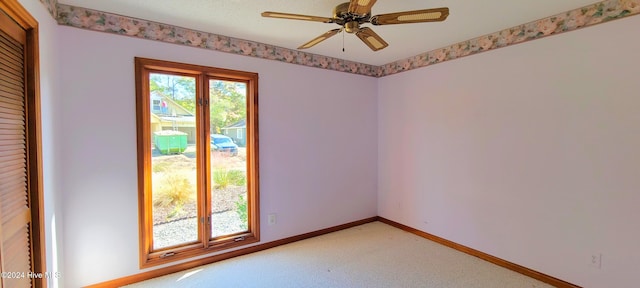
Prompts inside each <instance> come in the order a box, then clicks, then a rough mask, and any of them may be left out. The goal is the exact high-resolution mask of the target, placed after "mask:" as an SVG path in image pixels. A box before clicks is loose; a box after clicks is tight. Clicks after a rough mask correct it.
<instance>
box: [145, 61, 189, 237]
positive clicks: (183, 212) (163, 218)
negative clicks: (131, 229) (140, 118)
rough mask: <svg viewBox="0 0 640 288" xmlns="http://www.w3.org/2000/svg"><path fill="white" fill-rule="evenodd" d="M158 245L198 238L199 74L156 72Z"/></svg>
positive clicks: (153, 156)
mask: <svg viewBox="0 0 640 288" xmlns="http://www.w3.org/2000/svg"><path fill="white" fill-rule="evenodd" d="M149 84H150V85H149V86H150V87H149V88H150V89H149V91H150V97H151V101H150V102H149V103H151V107H149V108H150V109H151V119H149V120H150V124H151V125H150V127H151V143H152V149H151V171H152V172H151V179H152V185H151V187H152V189H151V191H152V192H151V194H152V196H151V198H152V201H153V208H152V211H153V212H152V214H153V249H160V248H165V247H169V246H174V245H180V244H184V243H189V242H194V241H198V221H197V216H198V215H197V205H196V200H197V196H196V195H197V194H196V190H197V189H196V187H197V182H196V175H197V174H196V137H195V131H196V113H195V107H196V106H195V104H196V95H195V92H196V79H195V78H193V77H185V76H175V75H168V74H156V73H152V74H150V77H149Z"/></svg>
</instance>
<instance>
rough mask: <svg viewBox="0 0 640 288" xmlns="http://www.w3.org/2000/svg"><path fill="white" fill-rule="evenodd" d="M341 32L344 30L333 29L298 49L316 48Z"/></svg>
mask: <svg viewBox="0 0 640 288" xmlns="http://www.w3.org/2000/svg"><path fill="white" fill-rule="evenodd" d="M340 31H342V29H333V30H329V31H327V33H324V34H322V35H320V36H318V37H316V38H314V39H313V40H311V41H309V42H307V43H305V44H303V45H302V46H300V47H298V49H307V48H311V47H313V46H315V45H316V44H318V43H320V42H322V41H324V40H327V38H329V37H331V36H333V35H336V34H338V33H339V32H340Z"/></svg>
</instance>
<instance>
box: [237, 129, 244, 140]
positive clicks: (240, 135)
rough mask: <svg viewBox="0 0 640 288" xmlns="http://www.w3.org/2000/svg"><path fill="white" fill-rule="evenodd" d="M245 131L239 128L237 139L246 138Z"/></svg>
mask: <svg viewBox="0 0 640 288" xmlns="http://www.w3.org/2000/svg"><path fill="white" fill-rule="evenodd" d="M243 130H244V129H242V128H238V129H236V138H238V139H243V138H244V131H243Z"/></svg>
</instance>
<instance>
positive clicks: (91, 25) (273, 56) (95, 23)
mask: <svg viewBox="0 0 640 288" xmlns="http://www.w3.org/2000/svg"><path fill="white" fill-rule="evenodd" d="M40 2H42V3H43V4H44V5H45V6H46V7H47V9H49V11H50V13H51V14H52V15H54V18H56V19H57V21H58V24H60V25H66V26H71V27H76V28H82V29H88V30H93V31H100V32H107V33H112V34H119V35H125V36H130V37H137V38H143V39H149V40H155V41H162V42H167V43H174V44H180V45H185V46H191V47H197V48H204V49H209V50H215V51H221V52H227V53H233V54H238V55H244V56H250V57H256V58H262V59H268V60H275V61H280V62H285V63H291V64H298V65H303V66H309V67H316V68H322V69H328V70H335V71H340V72H347V73H353V74H360V75H364V76H371V77H383V76H387V75H392V74H396V73H400V72H404V71H409V70H413V69H417V68H422V67H426V66H430V65H434V64H438V63H442V62H446V61H449V60H454V59H458V58H461V57H465V56H470V55H475V54H478V53H482V52H485V51H490V50H494V49H497V48H502V47H507V46H511V45H514V44H519V43H522V42H526V41H530V40H536V39H540V38H544V37H547V36H551V35H555V34H560V33H564V32H569V31H573V30H576V29H579V28H584V27H588V26H592V25H596V24H600V23H605V22H608V21H611V20H615V19H620V18H624V17H628V16H631V15H637V14H640V0H605V1H602V2H598V3H595V4H592V5H589V6H585V7H582V8H578V9H575V10H571V11H568V12H564V13H560V14H556V15H553V16H550V17H547V18H543V19H540V20H537V21H532V22H529V23H525V24H522V25H518V26H515V27H511V28H508V29H505V30H502V31H498V32H495V33H491V34H487V35H483V36H480V37H477V38H474V39H470V40H467V41H463V42H459V43H456V44H453V45H450V46H446V47H442V48H439V49H436V50H432V51H429V52H425V53H422V54H419V55H415V56H412V57H409V58H405V59H401V60H398V61H394V62H391V63H388V64H385V65H382V66H375V65H369V64H364V63H358V62H353V61H348V60H343V59H338V58H333V57H328V56H323V55H317V54H311V53H306V52H302V51H298V50H292V49H288V48H283V47H278V46H274V45H269V44H263V43H259V42H253V41H249V40H243V39H237V38H233V37H228V36H223V35H217V34H213V33H207V32H202V31H196V30H192V29H187V28H181V27H176V26H172V25H167V24H162V23H158V22H153V21H147V20H143V19H136V18H131V17H127V16H121V15H116V14H111V13H106V12H102V11H96V10H91V9H86V8H81V7H74V6H70V5H65V4H59V3H57V0H40Z"/></svg>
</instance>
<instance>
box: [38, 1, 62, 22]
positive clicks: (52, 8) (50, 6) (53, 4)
mask: <svg viewBox="0 0 640 288" xmlns="http://www.w3.org/2000/svg"><path fill="white" fill-rule="evenodd" d="M40 3H42V5H44V7H45V8H47V10H48V11H49V14H51V16H53V19H57V18H58V17H57V16H58V11H57V6H58V0H40Z"/></svg>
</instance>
